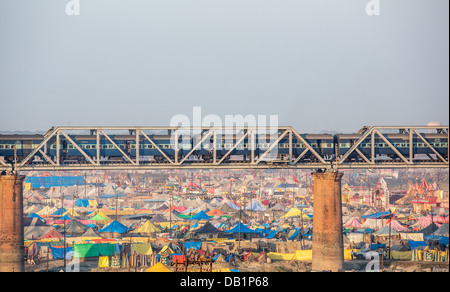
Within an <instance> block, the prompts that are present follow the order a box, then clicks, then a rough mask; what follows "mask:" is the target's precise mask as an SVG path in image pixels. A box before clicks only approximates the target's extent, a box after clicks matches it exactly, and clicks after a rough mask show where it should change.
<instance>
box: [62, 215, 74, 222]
mask: <svg viewBox="0 0 450 292" xmlns="http://www.w3.org/2000/svg"><path fill="white" fill-rule="evenodd" d="M61 220H66V221H70V220H72V218H70V217H69V216H68V215H67V214H66V215H64V216H62V217H61Z"/></svg>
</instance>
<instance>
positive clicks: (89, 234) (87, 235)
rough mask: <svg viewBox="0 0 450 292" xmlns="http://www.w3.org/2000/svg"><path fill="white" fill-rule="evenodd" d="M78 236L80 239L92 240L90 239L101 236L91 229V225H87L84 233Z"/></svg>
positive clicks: (100, 237)
mask: <svg viewBox="0 0 450 292" xmlns="http://www.w3.org/2000/svg"><path fill="white" fill-rule="evenodd" d="M80 237H81V239H82V240H92V239H102V238H103V237H102V236H101V235H100V234H98V233H97V232H95V231H94V229H92V228H91V227H89V229H88V230H87V231H86V232H85V233H84V234H82V235H81V236H80Z"/></svg>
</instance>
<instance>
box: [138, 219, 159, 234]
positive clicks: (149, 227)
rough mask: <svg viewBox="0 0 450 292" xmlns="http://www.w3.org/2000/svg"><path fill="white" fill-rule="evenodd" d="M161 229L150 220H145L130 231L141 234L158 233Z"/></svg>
mask: <svg viewBox="0 0 450 292" xmlns="http://www.w3.org/2000/svg"><path fill="white" fill-rule="evenodd" d="M160 232H161V229H160V228H158V227H157V226H156V225H155V224H153V223H152V222H151V221H150V220H147V221H145V223H144V224H143V225H141V226H139V227H138V228H136V229H135V230H133V231H131V233H139V234H141V235H147V234H151V233H160Z"/></svg>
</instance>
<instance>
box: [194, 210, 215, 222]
mask: <svg viewBox="0 0 450 292" xmlns="http://www.w3.org/2000/svg"><path fill="white" fill-rule="evenodd" d="M190 219H192V220H209V219H211V217H209V216H208V214H206V213H205V211H203V210H202V211H200V212H198V213H197V214H195V216H192V217H191V218H190Z"/></svg>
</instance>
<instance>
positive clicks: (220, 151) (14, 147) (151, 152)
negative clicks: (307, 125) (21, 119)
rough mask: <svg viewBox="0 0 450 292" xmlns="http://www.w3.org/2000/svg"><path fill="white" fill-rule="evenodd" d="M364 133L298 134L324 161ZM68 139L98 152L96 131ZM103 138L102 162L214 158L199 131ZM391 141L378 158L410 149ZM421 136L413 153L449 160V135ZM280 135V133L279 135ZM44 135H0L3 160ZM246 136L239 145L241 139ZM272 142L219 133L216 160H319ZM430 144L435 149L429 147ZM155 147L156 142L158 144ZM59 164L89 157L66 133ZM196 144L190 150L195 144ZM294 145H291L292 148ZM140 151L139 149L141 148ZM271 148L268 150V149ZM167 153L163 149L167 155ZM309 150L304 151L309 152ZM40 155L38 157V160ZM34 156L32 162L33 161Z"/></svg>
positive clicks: (403, 137)
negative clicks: (299, 158)
mask: <svg viewBox="0 0 450 292" xmlns="http://www.w3.org/2000/svg"><path fill="white" fill-rule="evenodd" d="M362 135H363V134H300V136H301V137H302V138H303V139H304V140H305V141H306V142H307V143H308V144H309V145H310V147H311V148H312V149H313V150H314V152H316V153H317V155H319V156H320V157H321V158H322V159H323V160H325V161H334V160H339V159H340V158H342V157H343V156H344V155H345V154H346V153H347V152H348V151H349V150H350V148H351V147H352V146H353V145H354V144H355V143H356V142H357V141H359V140H360V138H361V137H362ZM69 137H70V139H72V140H73V141H75V142H76V144H77V146H78V147H79V148H80V149H82V150H83V152H84V153H85V154H86V155H88V156H90V157H92V158H95V157H97V137H96V135H70V136H69ZM99 137H100V144H99V145H100V146H101V148H100V149H99V150H98V151H99V155H100V157H101V163H112V162H123V160H124V159H125V156H124V154H125V155H127V156H129V157H135V156H136V154H137V153H139V157H143V161H145V159H146V160H147V161H148V162H149V163H150V162H164V161H166V157H168V158H169V159H171V160H172V161H173V160H174V159H175V155H176V151H175V147H176V145H177V147H178V155H179V157H178V159H179V160H181V159H182V158H183V157H185V156H187V155H189V157H188V158H187V159H188V160H196V161H202V162H212V160H213V147H214V140H213V138H212V137H211V138H209V139H204V141H203V143H201V145H200V146H199V147H195V146H197V143H199V142H200V141H201V138H202V136H201V135H182V136H180V137H179V139H178V141H176V143H175V141H174V138H173V136H172V135H170V134H167V135H149V136H148V137H149V138H150V139H151V140H152V141H153V142H154V143H152V142H150V141H149V140H148V139H146V137H143V136H142V135H140V137H139V138H140V139H139V149H136V145H137V143H136V136H135V135H108V137H109V138H110V139H111V140H112V142H113V143H112V142H111V141H110V140H109V139H108V138H106V137H105V136H99ZM384 137H386V139H387V140H388V142H389V143H390V144H391V145H392V146H393V147H395V149H396V150H397V151H395V150H394V149H392V147H391V145H389V143H386V141H385V140H384V139H382V138H381V137H379V136H378V135H377V136H376V137H375V139H374V143H375V145H374V152H375V153H374V154H375V155H376V156H377V157H387V158H388V159H392V160H400V158H399V155H398V153H400V154H401V155H403V156H405V157H409V155H410V153H409V151H410V145H409V143H410V137H409V134H401V133H400V134H384ZM422 137H423V138H424V139H425V140H426V141H427V143H426V142H424V141H423V140H422V139H421V138H419V137H417V136H415V137H414V139H413V152H414V153H413V155H418V154H420V155H422V156H424V155H425V157H426V159H428V160H438V157H437V156H436V153H435V151H436V152H437V153H438V154H439V155H441V157H443V158H444V159H448V135H447V134H446V133H426V134H425V133H424V134H422ZM276 138H277V137H276ZM43 139H44V136H43V135H38V134H36V135H0V157H2V158H3V160H4V161H5V162H12V161H14V160H17V161H20V160H22V159H23V158H25V157H27V156H28V155H29V154H30V153H31V152H32V151H33V150H34V149H35V148H36V147H38V146H39V145H40V144H41V142H42V141H43ZM290 139H292V140H291V141H292V148H291V147H289V145H290V142H289V141H290ZM240 140H242V141H241V142H240V143H239V144H238V145H237V146H235V144H236V142H237V141H240ZM276 140H278V139H275V141H276ZM273 143H274V138H273V137H271V136H269V135H259V136H258V138H257V139H256V140H255V141H254V143H252V141H251V139H250V138H249V137H248V136H247V137H244V139H243V134H241V135H218V136H217V137H216V143H215V146H216V147H215V148H216V161H219V160H221V159H222V158H223V160H224V161H225V162H230V161H232V159H233V156H234V157H236V156H238V157H239V158H238V159H237V161H240V162H249V161H250V159H251V155H252V152H253V156H254V157H256V158H258V157H261V156H262V155H263V154H267V153H266V152H268V153H269V154H267V155H264V159H262V160H261V161H262V162H263V163H264V162H265V161H266V162H269V161H271V162H272V163H274V162H275V163H286V162H289V161H290V158H292V157H294V158H295V157H298V156H299V155H303V156H302V159H303V161H306V162H312V163H314V162H319V159H318V158H317V155H315V154H314V153H313V152H312V151H305V150H307V149H308V148H307V146H306V145H305V144H304V143H303V142H302V141H301V140H300V139H298V138H297V137H296V136H295V135H293V136H292V137H291V138H289V137H288V135H285V136H284V137H283V138H282V139H280V140H279V141H278V143H277V144H275V145H274V147H272V148H271V149H270V150H269V148H270V147H271V145H272V144H273ZM428 145H430V146H432V147H433V148H434V150H435V151H433V150H432V149H430V147H429V146H428ZM155 146H157V147H155ZM59 147H60V151H59V153H60V155H59V156H60V159H61V161H60V163H63V164H64V163H76V162H78V161H80V160H81V161H83V160H85V157H84V155H83V154H82V153H81V152H80V151H79V149H78V148H77V147H76V146H74V145H73V144H72V143H71V142H70V140H68V139H67V138H66V137H65V136H60V143H59ZM194 147H195V148H196V149H195V150H193V151H192V149H193V148H194ZM290 148H291V149H290ZM357 149H358V151H353V152H352V153H351V155H349V156H348V157H347V159H348V161H351V162H363V161H364V158H363V157H362V156H361V155H359V153H358V152H360V153H362V154H363V155H364V156H366V157H371V155H372V145H371V137H370V136H368V137H367V138H366V139H365V140H364V141H362V143H360V144H359V145H358V147H357ZM137 150H139V151H137ZM252 150H253V151H252ZM268 150H269V151H268ZM56 153H57V143H56V137H52V138H51V139H50V140H49V141H48V142H47V143H46V145H45V147H43V148H42V149H41V151H38V152H36V154H35V156H36V157H39V159H41V160H42V159H43V156H44V155H46V156H48V157H52V159H56ZM163 153H164V154H163ZM305 153H306V154H305ZM39 159H38V160H39ZM33 161H36V160H35V159H34V160H30V161H29V163H33Z"/></svg>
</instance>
